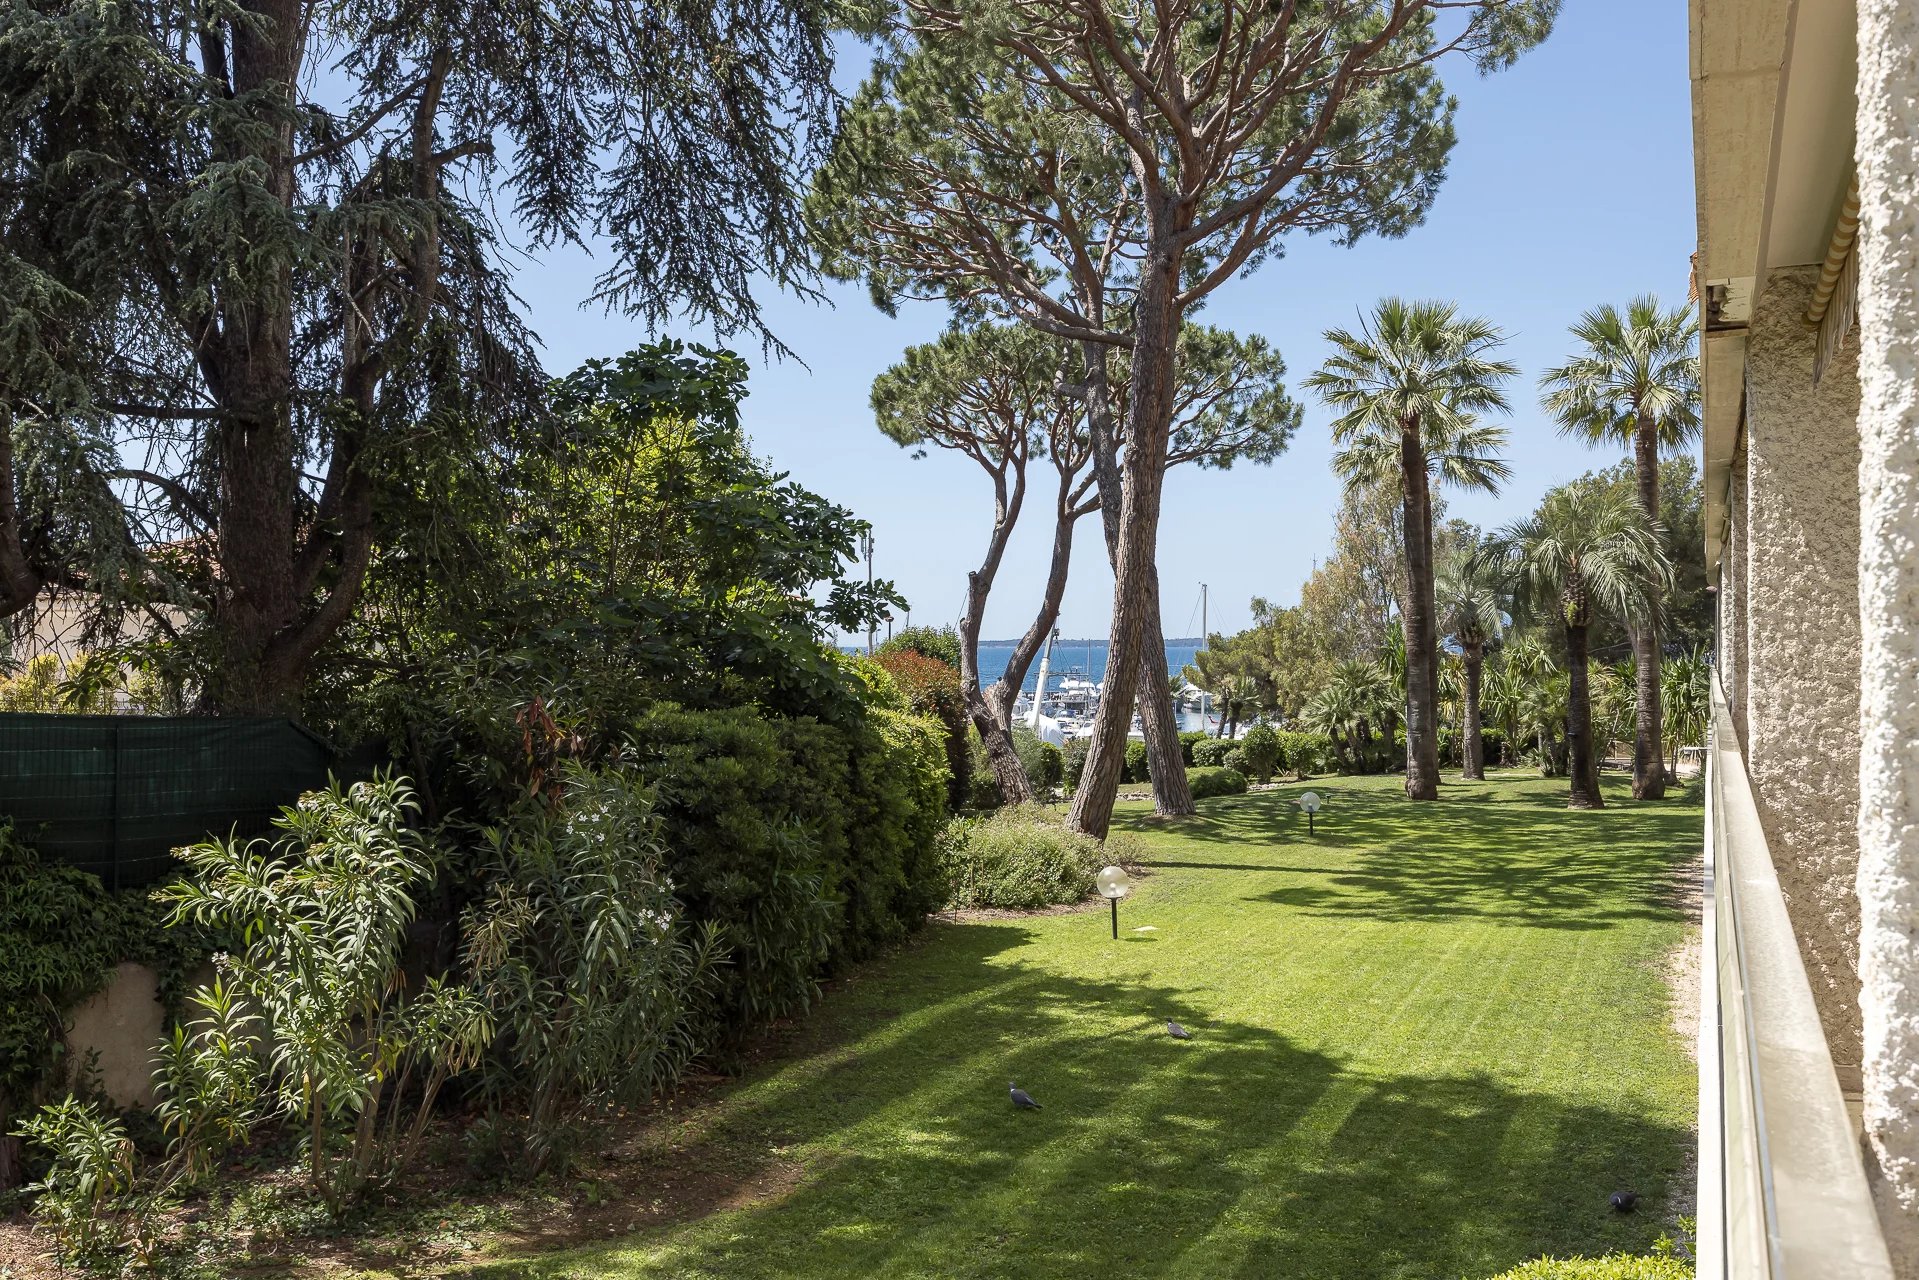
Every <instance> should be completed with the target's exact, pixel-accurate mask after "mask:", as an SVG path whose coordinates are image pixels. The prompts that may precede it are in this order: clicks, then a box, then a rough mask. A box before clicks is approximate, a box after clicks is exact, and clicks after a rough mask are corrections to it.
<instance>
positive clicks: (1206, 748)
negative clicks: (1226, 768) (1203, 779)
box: [1193, 738, 1233, 769]
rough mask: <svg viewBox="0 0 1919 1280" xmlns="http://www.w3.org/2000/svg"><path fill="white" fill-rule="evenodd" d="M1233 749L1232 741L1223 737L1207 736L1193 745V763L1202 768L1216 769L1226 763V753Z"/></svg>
mask: <svg viewBox="0 0 1919 1280" xmlns="http://www.w3.org/2000/svg"><path fill="white" fill-rule="evenodd" d="M1232 749H1233V743H1231V742H1229V741H1227V740H1226V739H1225V738H1208V739H1206V741H1204V742H1200V743H1195V744H1194V746H1193V763H1194V764H1195V765H1197V766H1199V767H1200V768H1202V769H1217V768H1219V767H1220V766H1221V765H1223V764H1225V763H1226V753H1227V752H1229V751H1231V750H1232Z"/></svg>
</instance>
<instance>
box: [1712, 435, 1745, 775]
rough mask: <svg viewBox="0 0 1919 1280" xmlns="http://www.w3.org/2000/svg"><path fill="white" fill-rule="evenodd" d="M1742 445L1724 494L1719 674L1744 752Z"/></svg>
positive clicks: (1733, 463)
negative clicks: (1724, 535) (1724, 533)
mask: <svg viewBox="0 0 1919 1280" xmlns="http://www.w3.org/2000/svg"><path fill="white" fill-rule="evenodd" d="M1746 519H1747V517H1746V445H1745V441H1744V440H1743V439H1742V440H1741V441H1740V443H1739V448H1738V449H1737V450H1736V451H1735V452H1734V454H1733V459H1732V478H1731V481H1730V483H1729V484H1728V485H1727V494H1726V544H1725V548H1724V550H1723V551H1722V552H1721V553H1720V571H1719V673H1720V681H1721V683H1722V684H1723V685H1724V686H1725V690H1726V701H1727V703H1728V708H1727V709H1728V710H1729V711H1731V712H1732V726H1733V729H1734V730H1735V731H1737V733H1738V734H1739V749H1740V751H1742V752H1743V751H1744V750H1745V749H1746Z"/></svg>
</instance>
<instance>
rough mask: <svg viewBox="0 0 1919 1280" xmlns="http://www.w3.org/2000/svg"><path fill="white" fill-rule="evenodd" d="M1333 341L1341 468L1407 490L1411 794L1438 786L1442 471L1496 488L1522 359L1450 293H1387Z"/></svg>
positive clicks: (1322, 390) (1320, 383) (1404, 591)
mask: <svg viewBox="0 0 1919 1280" xmlns="http://www.w3.org/2000/svg"><path fill="white" fill-rule="evenodd" d="M1326 340H1327V342H1328V343H1330V344H1331V346H1332V348H1333V353H1332V355H1330V356H1329V357H1327V360H1326V363H1325V365H1324V366H1322V367H1321V368H1320V369H1319V370H1318V371H1317V372H1316V373H1314V374H1313V376H1312V377H1311V378H1309V379H1307V385H1308V386H1311V387H1312V388H1313V389H1314V390H1316V391H1318V392H1319V394H1320V396H1321V397H1322V398H1323V399H1324V400H1325V401H1326V403H1327V404H1328V405H1330V406H1332V407H1333V408H1334V409H1336V410H1338V411H1339V415H1340V416H1339V417H1338V418H1336V419H1334V421H1333V439H1334V441H1335V442H1336V443H1337V444H1338V445H1339V446H1340V449H1339V452H1337V453H1336V454H1334V455H1333V469H1334V470H1335V471H1336V472H1338V473H1339V475H1340V477H1341V478H1342V479H1343V480H1344V481H1345V482H1346V484H1347V486H1348V487H1349V488H1350V487H1355V486H1369V485H1382V484H1383V485H1386V486H1388V487H1389V488H1391V489H1393V490H1395V491H1396V492H1397V493H1398V494H1399V498H1400V512H1401V536H1402V546H1403V548H1404V556H1403V564H1402V570H1403V572H1402V577H1401V581H1400V591H1399V614H1400V619H1401V622H1402V625H1403V628H1404V633H1405V640H1406V794H1407V795H1408V796H1410V797H1411V798H1413V799H1415V800H1432V799H1436V798H1437V797H1438V795H1439V631H1438V619H1437V616H1436V612H1435V605H1434V599H1433V583H1434V573H1435V565H1434V552H1433V492H1432V487H1433V481H1434V480H1435V479H1437V480H1440V481H1442V482H1446V483H1450V484H1453V485H1456V486H1461V487H1465V488H1472V489H1480V490H1483V491H1485V492H1488V493H1497V492H1498V491H1499V485H1500V484H1501V483H1502V482H1503V481H1504V480H1505V479H1506V478H1507V477H1508V476H1509V475H1510V474H1511V468H1510V467H1508V466H1507V465H1506V463H1505V461H1504V460H1503V459H1502V458H1500V457H1499V456H1498V454H1497V453H1496V452H1495V450H1497V449H1499V448H1501V447H1502V446H1503V445H1504V444H1505V442H1506V433H1505V430H1504V428H1501V427H1498V426H1495V425H1493V424H1490V423H1487V422H1483V421H1481V420H1480V415H1481V414H1484V413H1488V412H1504V411H1505V410H1506V408H1507V404H1506V398H1505V393H1504V392H1503V391H1502V390H1501V388H1502V387H1503V385H1504V384H1505V383H1506V382H1507V381H1509V380H1510V379H1511V378H1512V377H1513V376H1514V375H1515V374H1517V372H1518V369H1517V368H1516V367H1515V366H1514V365H1513V364H1511V363H1510V362H1508V361H1504V360H1499V359H1496V358H1494V352H1495V351H1496V350H1497V349H1498V347H1499V344H1500V342H1501V341H1502V338H1501V335H1500V333H1499V330H1497V329H1496V328H1494V327H1493V326H1492V325H1490V324H1488V323H1487V322H1486V321H1484V320H1480V319H1476V318H1474V317H1470V316H1461V315H1460V314H1459V313H1458V311H1457V310H1456V309H1455V308H1454V307H1453V306H1452V304H1451V303H1444V302H1405V301H1402V300H1400V299H1398V298H1387V299H1385V300H1383V301H1381V302H1380V303H1379V305H1378V307H1376V308H1375V309H1374V311H1373V314H1372V315H1371V316H1370V317H1368V318H1367V320H1366V322H1365V323H1364V324H1363V325H1362V326H1361V327H1360V331H1359V332H1358V333H1354V332H1351V331H1349V330H1346V329H1332V330H1328V331H1327V334H1326Z"/></svg>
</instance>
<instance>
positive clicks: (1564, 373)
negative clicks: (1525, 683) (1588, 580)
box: [1541, 295, 1699, 800]
mask: <svg viewBox="0 0 1919 1280" xmlns="http://www.w3.org/2000/svg"><path fill="white" fill-rule="evenodd" d="M1698 332H1699V327H1698V324H1697V323H1696V322H1695V321H1694V319H1693V316H1692V309H1691V308H1690V307H1677V308H1674V309H1673V310H1671V311H1664V310H1661V309H1660V306H1659V299H1657V298H1655V297H1652V296H1651V295H1646V296H1643V297H1638V298H1634V299H1633V300H1632V301H1631V302H1630V303H1628V304H1627V306H1626V311H1625V314H1624V315H1621V314H1620V312H1619V310H1618V308H1616V307H1613V306H1611V305H1610V304H1609V305H1606V306H1602V307H1595V308H1594V309H1593V310H1591V311H1588V312H1587V313H1586V314H1585V315H1583V316H1581V317H1580V318H1579V323H1578V324H1576V325H1574V326H1573V329H1572V334H1573V337H1574V338H1575V339H1577V340H1578V342H1579V344H1580V351H1579V354H1578V355H1576V356H1574V357H1573V358H1572V360H1571V361H1569V362H1568V363H1566V364H1564V365H1561V366H1560V367H1559V368H1557V369H1548V370H1547V371H1546V373H1545V376H1544V377H1543V378H1542V379H1541V386H1542V387H1543V388H1544V389H1545V393H1546V394H1545V396H1544V398H1543V401H1542V403H1543V404H1544V405H1545V408H1546V411H1547V412H1548V413H1550V414H1552V415H1553V417H1554V418H1555V419H1556V420H1557V421H1558V423H1559V429H1560V431H1561V432H1563V433H1565V434H1566V435H1571V436H1579V437H1583V438H1584V439H1585V440H1586V441H1587V442H1588V443H1591V444H1595V445H1599V444H1621V445H1630V446H1631V448H1632V453H1633V470H1634V472H1635V474H1636V477H1637V479H1638V490H1639V506H1640V509H1641V510H1642V511H1644V512H1645V514H1646V518H1647V519H1648V520H1650V521H1653V522H1655V523H1657V522H1658V520H1659V457H1660V454H1661V453H1672V452H1673V451H1675V450H1678V449H1680V448H1683V447H1684V446H1686V445H1687V444H1689V443H1691V442H1692V441H1694V440H1697V439H1698V438H1699V356H1698V353H1697V351H1696V349H1695V342H1696V339H1697V338H1698ZM1663 594H1664V593H1663V592H1662V593H1660V594H1659V595H1657V596H1655V597H1654V599H1653V603H1654V605H1655V606H1656V605H1658V604H1659V603H1660V602H1661V600H1662V599H1663ZM1630 629H1631V632H1632V646H1633V662H1634V665H1635V667H1636V672H1635V674H1636V677H1637V684H1638V690H1637V694H1636V700H1637V707H1636V712H1635V723H1634V732H1633V779H1632V793H1633V797H1634V798H1635V799H1638V800H1656V799H1658V798H1659V797H1660V796H1662V795H1664V794H1665V793H1666V764H1665V752H1664V750H1663V748H1662V746H1661V732H1662V726H1661V723H1660V717H1661V701H1660V689H1659V658H1660V644H1659V613H1658V610H1657V608H1656V607H1655V608H1653V609H1650V610H1648V611H1647V613H1646V615H1645V617H1643V618H1641V619H1640V620H1639V621H1638V622H1636V623H1635V624H1633V625H1632V627H1631V628H1630Z"/></svg>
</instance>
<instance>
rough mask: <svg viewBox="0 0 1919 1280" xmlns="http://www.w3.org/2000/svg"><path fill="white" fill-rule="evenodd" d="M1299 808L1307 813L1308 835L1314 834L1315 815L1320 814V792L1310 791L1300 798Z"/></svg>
mask: <svg viewBox="0 0 1919 1280" xmlns="http://www.w3.org/2000/svg"><path fill="white" fill-rule="evenodd" d="M1299 807H1300V808H1302V809H1304V810H1305V811H1306V834H1307V835H1312V834H1313V815H1314V814H1316V813H1318V812H1319V792H1317V791H1308V792H1306V793H1305V794H1304V795H1302V796H1300V798H1299Z"/></svg>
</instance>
